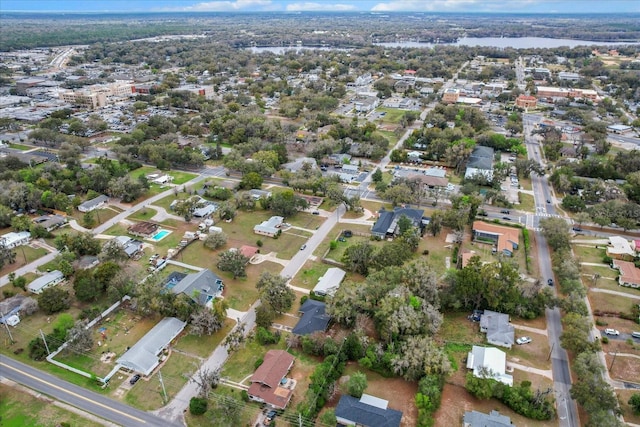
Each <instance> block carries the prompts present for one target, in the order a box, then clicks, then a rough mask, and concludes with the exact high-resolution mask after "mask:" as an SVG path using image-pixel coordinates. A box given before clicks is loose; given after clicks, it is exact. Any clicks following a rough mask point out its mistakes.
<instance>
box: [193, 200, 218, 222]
mask: <svg viewBox="0 0 640 427" xmlns="http://www.w3.org/2000/svg"><path fill="white" fill-rule="evenodd" d="M217 210H218V205H217V204H215V203H212V202H208V201H205V202H203V203H201V204H199V205H198V207H197V208H195V209H194V210H193V216H194V217H196V218H208V217H210V216H211V215H212V214H213V213H215V211H217Z"/></svg>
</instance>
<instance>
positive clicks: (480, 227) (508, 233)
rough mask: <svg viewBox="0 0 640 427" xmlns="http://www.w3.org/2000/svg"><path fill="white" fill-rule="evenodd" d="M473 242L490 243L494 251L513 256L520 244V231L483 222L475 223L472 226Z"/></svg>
mask: <svg viewBox="0 0 640 427" xmlns="http://www.w3.org/2000/svg"><path fill="white" fill-rule="evenodd" d="M472 233H473V240H474V241H477V242H482V241H489V242H492V243H493V244H494V249H495V251H497V252H501V253H502V254H504V255H506V256H512V255H513V251H515V250H516V249H518V246H519V244H520V230H519V229H517V228H513V227H505V226H502V225H497V224H489V223H486V222H483V221H474V222H473V226H472Z"/></svg>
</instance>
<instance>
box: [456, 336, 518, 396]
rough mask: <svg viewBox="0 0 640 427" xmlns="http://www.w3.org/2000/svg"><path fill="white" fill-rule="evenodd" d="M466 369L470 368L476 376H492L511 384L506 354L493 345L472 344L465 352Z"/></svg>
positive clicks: (511, 377) (511, 378) (511, 379)
mask: <svg viewBox="0 0 640 427" xmlns="http://www.w3.org/2000/svg"><path fill="white" fill-rule="evenodd" d="M467 369H472V370H473V376H474V377H476V378H492V379H494V380H496V381H500V382H501V383H503V384H506V385H508V386H509V387H511V386H513V376H511V375H509V374H507V354H506V353H505V352H504V351H502V350H498V349H497V348H495V347H480V346H478V345H474V346H473V347H472V349H471V351H470V352H469V353H468V354H467Z"/></svg>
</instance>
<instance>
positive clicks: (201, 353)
mask: <svg viewBox="0 0 640 427" xmlns="http://www.w3.org/2000/svg"><path fill="white" fill-rule="evenodd" d="M235 324H236V322H235V321H233V320H231V319H225V321H224V326H223V327H222V329H220V330H219V331H218V332H216V333H215V334H212V335H202V336H201V337H199V336H197V335H192V334H190V333H189V331H190V329H191V326H188V327H187V329H185V331H186V334H184V335H183V336H181V337H180V338H178V342H176V344H175V345H174V346H173V348H175V349H177V350H180V351H183V352H186V353H189V354H193V355H196V356H198V357H209V355H210V354H211V353H212V352H213V350H214V349H215V348H216V347H217V346H218V344H220V342H222V340H223V339H224V337H226V336H227V334H228V333H229V331H231V329H232V328H233V327H234V326H235Z"/></svg>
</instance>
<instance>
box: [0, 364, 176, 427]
mask: <svg viewBox="0 0 640 427" xmlns="http://www.w3.org/2000/svg"><path fill="white" fill-rule="evenodd" d="M0 375H1V376H2V377H4V378H7V379H10V380H12V381H14V382H16V383H19V384H22V385H24V386H26V387H28V388H30V389H32V390H36V391H38V392H40V393H42V394H45V395H47V396H50V397H52V398H54V399H56V400H59V401H61V402H65V403H67V404H69V405H71V406H75V407H76V408H80V409H82V410H84V411H86V412H89V413H92V414H94V415H96V416H98V417H100V418H102V419H105V420H107V421H111V422H112V423H115V424H118V425H121V426H131V427H137V426H158V427H161V426H177V425H178V424H174V423H172V422H171V421H168V420H163V419H161V418H158V417H156V416H155V415H153V414H150V413H147V412H144V411H140V410H138V409H135V408H132V407H130V406H128V405H125V404H123V403H120V402H118V401H115V400H112V399H110V398H108V397H105V396H102V395H100V394H98V393H94V392H92V391H89V390H87V389H85V388H82V387H79V386H77V385H75V384H71V383H69V382H67V381H64V380H61V379H59V378H56V377H54V376H53V375H49V374H47V373H45V372H42V371H40V370H38V369H35V368H32V367H31V366H29V365H25V364H24V363H21V362H18V361H15V360H13V359H10V358H8V357H6V356H2V355H0Z"/></svg>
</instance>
